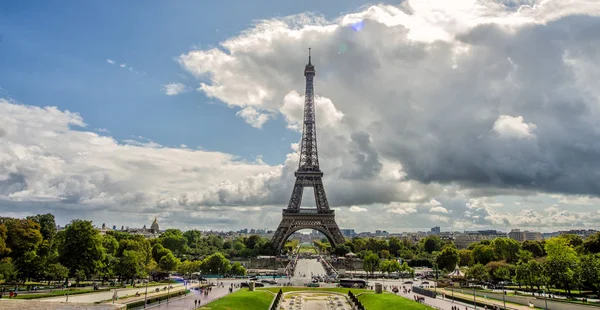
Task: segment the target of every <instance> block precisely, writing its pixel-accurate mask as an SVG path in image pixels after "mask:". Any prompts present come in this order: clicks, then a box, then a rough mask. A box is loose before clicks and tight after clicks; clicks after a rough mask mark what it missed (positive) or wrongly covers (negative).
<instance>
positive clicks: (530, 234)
mask: <svg viewBox="0 0 600 310" xmlns="http://www.w3.org/2000/svg"><path fill="white" fill-rule="evenodd" d="M508 237H509V238H510V239H513V240H516V241H519V242H523V241H526V240H530V241H542V239H543V238H542V233H540V232H537V231H528V230H526V231H521V230H520V229H513V230H511V231H510V232H509V233H508Z"/></svg>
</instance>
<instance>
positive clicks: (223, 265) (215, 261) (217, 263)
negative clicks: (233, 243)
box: [202, 252, 231, 274]
mask: <svg viewBox="0 0 600 310" xmlns="http://www.w3.org/2000/svg"><path fill="white" fill-rule="evenodd" d="M230 269H231V264H230V263H229V260H228V259H227V258H225V256H223V254H221V253H218V252H217V253H215V254H212V255H210V256H208V257H206V258H205V259H204V260H203V261H202V272H203V273H208V274H227V273H228V272H229V270H230Z"/></svg>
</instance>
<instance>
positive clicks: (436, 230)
mask: <svg viewBox="0 0 600 310" xmlns="http://www.w3.org/2000/svg"><path fill="white" fill-rule="evenodd" d="M440 232H442V230H441V229H440V227H439V226H435V227H433V228H431V234H432V235H439V234H440Z"/></svg>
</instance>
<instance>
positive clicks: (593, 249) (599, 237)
mask: <svg viewBox="0 0 600 310" xmlns="http://www.w3.org/2000/svg"><path fill="white" fill-rule="evenodd" d="M583 248H584V249H585V251H586V252H587V253H591V254H596V253H600V232H597V233H595V234H593V235H591V236H589V237H587V239H585V242H583Z"/></svg>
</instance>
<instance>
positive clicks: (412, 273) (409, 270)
mask: <svg viewBox="0 0 600 310" xmlns="http://www.w3.org/2000/svg"><path fill="white" fill-rule="evenodd" d="M405 273H407V274H408V275H409V276H410V277H411V278H412V277H414V276H415V270H414V269H412V268H411V267H410V266H408V263H406V262H404V263H402V265H401V266H400V274H401V276H402V278H404V274H405Z"/></svg>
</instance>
